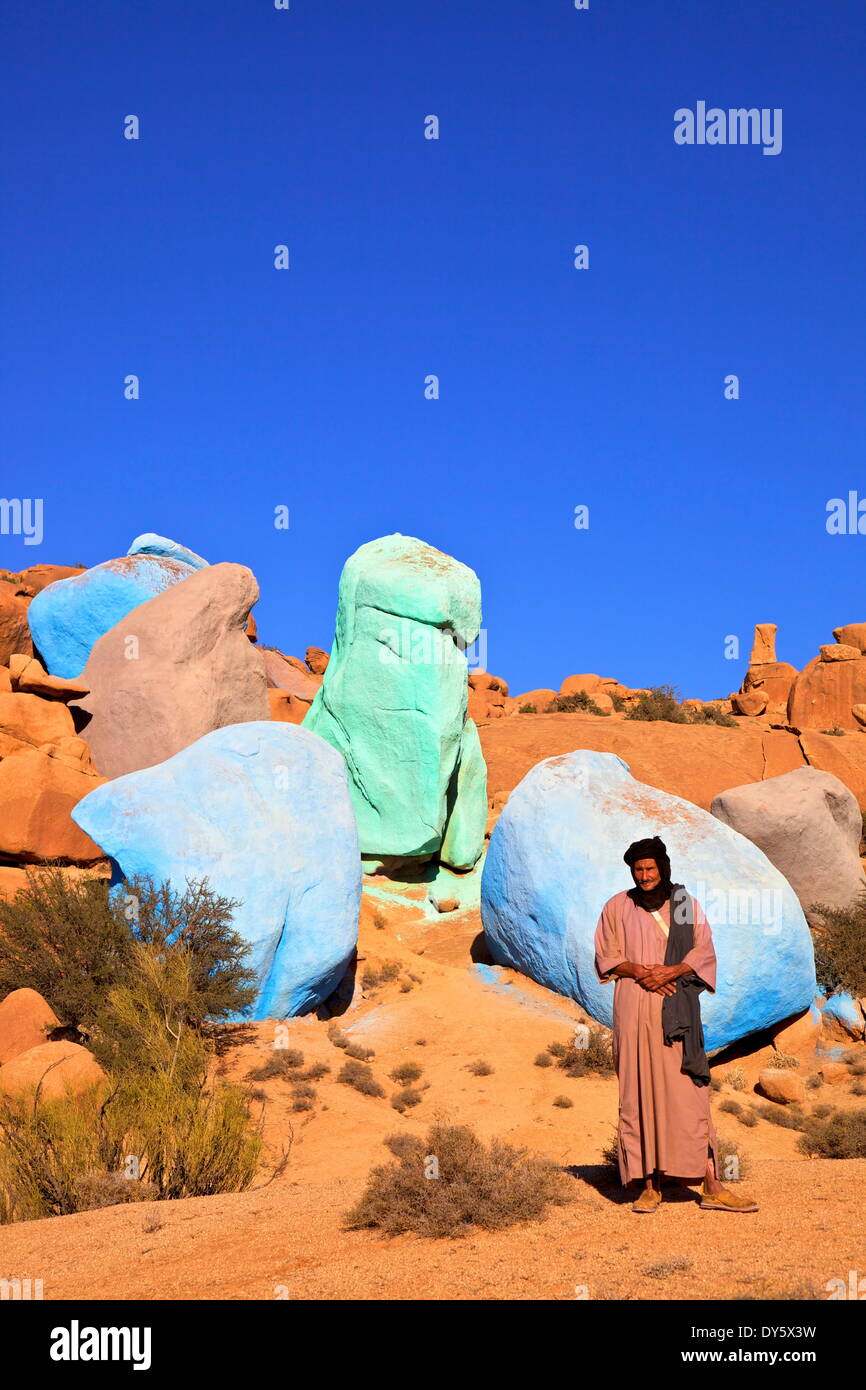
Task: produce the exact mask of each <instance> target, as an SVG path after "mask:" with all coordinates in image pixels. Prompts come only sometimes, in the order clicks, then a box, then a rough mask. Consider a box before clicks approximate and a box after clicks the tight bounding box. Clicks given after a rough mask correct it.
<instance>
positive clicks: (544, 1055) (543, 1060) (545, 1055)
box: [534, 1052, 553, 1067]
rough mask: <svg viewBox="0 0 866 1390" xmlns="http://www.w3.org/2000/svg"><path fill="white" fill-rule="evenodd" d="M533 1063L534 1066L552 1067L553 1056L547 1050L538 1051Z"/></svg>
mask: <svg viewBox="0 0 866 1390" xmlns="http://www.w3.org/2000/svg"><path fill="white" fill-rule="evenodd" d="M534 1065H535V1066H536V1067H552V1066H553V1058H552V1057H551V1055H550V1053H549V1052H539V1053H538V1055H537V1056H536V1058H535V1062H534Z"/></svg>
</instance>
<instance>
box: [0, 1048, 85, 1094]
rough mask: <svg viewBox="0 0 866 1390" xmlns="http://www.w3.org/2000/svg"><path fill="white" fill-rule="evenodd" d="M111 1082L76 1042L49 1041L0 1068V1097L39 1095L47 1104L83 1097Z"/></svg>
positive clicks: (21, 1053)
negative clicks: (84, 1093)
mask: <svg viewBox="0 0 866 1390" xmlns="http://www.w3.org/2000/svg"><path fill="white" fill-rule="evenodd" d="M106 1081H107V1078H106V1075H105V1072H104V1071H103V1070H102V1067H101V1066H100V1065H99V1063H98V1062H97V1060H96V1058H95V1057H94V1055H93V1053H92V1052H89V1051H88V1050H87V1048H86V1047H81V1046H80V1045H79V1044H78V1043H74V1042H46V1043H42V1044H40V1046H39V1047H31V1048H30V1049H29V1051H27V1052H20V1053H19V1054H18V1055H17V1056H16V1057H13V1058H12V1060H11V1061H10V1062H6V1063H4V1065H3V1066H2V1067H0V1096H15V1097H24V1096H32V1095H35V1094H36V1092H37V1091H38V1093H39V1099H40V1100H41V1101H42V1102H43V1103H44V1102H45V1101H50V1100H62V1099H64V1097H66V1096H76V1095H80V1094H81V1093H82V1091H86V1090H89V1089H90V1087H91V1086H100V1085H103V1084H104V1083H105V1082H106Z"/></svg>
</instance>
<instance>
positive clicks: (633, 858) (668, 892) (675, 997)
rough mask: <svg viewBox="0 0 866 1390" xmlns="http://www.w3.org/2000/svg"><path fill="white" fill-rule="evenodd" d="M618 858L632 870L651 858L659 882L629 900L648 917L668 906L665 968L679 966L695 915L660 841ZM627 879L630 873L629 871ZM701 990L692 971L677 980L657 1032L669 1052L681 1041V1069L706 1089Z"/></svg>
mask: <svg viewBox="0 0 866 1390" xmlns="http://www.w3.org/2000/svg"><path fill="white" fill-rule="evenodd" d="M623 859H624V861H625V863H626V864H628V866H629V868H632V865H634V864H635V863H636V862H637V861H638V860H639V859H654V860H655V862H656V864H657V865H658V870H659V874H660V875H661V882H660V883H659V884H658V885H657V886H656V887H655V888H651V889H650V890H649V891H645V890H644V889H643V888H640V887H638V886H637V884H636V885H635V887H634V888H631V889H629V894H628V896H629V897H630V898H631V900H632V902H634V903H636V904H637V906H638V907H642V908H644V909H645V910H646V911H647V912H653V911H656V912H657V911H658V909H659V908H660V907H661V906H662V904H663V903H664V902H665V901H669V902H670V927H669V930H668V944H667V948H666V950H665V960H664V963H665V965H679V964H680V962H681V961H682V959H683V957H684V956H687V955H688V953H689V951H690V950H691V949H692V947H693V945H694V944H695V928H694V910H693V903H692V899H691V897H690V896H689V894H688V893H687V891H686V889H685V887H684V886H683V884H682V883H672V882H671V864H670V860H669V858H668V852H667V849H666V848H665V844H664V841H663V840H660V839H659V837H658V836H657V835H654V836H653V837H652V838H651V839H647V840H636V841H635V842H634V844H632V845H629V847H628V849H627V850H626V852H625V854H624V855H623ZM632 877H634V872H633V871H632ZM705 989H706V985H705V984H704V982H703V980H701V979H699V977H698V976H697V975H695V974H694V972H691V973H690V974H688V975H681V976H680V978H679V979H678V980H677V981H676V983H675V993H674V994H670V995H666V996H665V998H664V1001H663V1003H662V1032H663V1033H664V1040H665V1043H666V1044H667V1046H668V1047H670V1045H671V1044H672V1043H673V1042H676V1041H679V1040H681V1041H682V1044H683V1064H682V1067H681V1068H680V1070H681V1071H683V1072H685V1073H686V1074H687V1075H688V1076H690V1077H691V1078H692V1081H693V1082H694V1083H695V1085H696V1086H708V1085H709V1084H710V1068H709V1064H708V1062H707V1054H706V1052H705V1050H704V1029H703V1025H702V1023H701V1003H700V994H701V992H702V991H703V990H705Z"/></svg>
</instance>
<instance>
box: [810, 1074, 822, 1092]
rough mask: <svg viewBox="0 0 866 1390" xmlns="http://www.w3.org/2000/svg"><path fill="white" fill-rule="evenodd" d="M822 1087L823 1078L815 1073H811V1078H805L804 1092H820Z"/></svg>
mask: <svg viewBox="0 0 866 1390" xmlns="http://www.w3.org/2000/svg"><path fill="white" fill-rule="evenodd" d="M823 1085H824V1078H823V1077H822V1076H819V1075H818V1073H817V1072H816V1071H813V1072H812V1074H811V1076H807V1077H806V1090H807V1091H820V1089H821V1087H822V1086H823Z"/></svg>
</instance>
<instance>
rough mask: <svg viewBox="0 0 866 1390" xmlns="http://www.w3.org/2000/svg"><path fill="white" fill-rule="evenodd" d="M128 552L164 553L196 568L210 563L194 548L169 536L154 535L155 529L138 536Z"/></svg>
mask: <svg viewBox="0 0 866 1390" xmlns="http://www.w3.org/2000/svg"><path fill="white" fill-rule="evenodd" d="M126 553H127V555H162V556H163V557H164V558H165V559H167V560H180V562H181V564H184V565H189V566H190V568H191V569H194V570H203V569H204V568H205V566H206V565H207V563H208V562H207V560H204V559H202V557H201V555H196V553H195V551H194V550H190V549H189V548H188V547H187V546H185V545H180V544H179V543H178V542H177V541H170V540H169V539H168V537H167V536H157V535H154V533H153V531H145V533H144V535H142V536H136V538H135V540H134V541H133V542H132V545H131V546H130V547H129V549H128V550H127V552H126Z"/></svg>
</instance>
